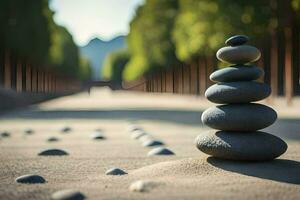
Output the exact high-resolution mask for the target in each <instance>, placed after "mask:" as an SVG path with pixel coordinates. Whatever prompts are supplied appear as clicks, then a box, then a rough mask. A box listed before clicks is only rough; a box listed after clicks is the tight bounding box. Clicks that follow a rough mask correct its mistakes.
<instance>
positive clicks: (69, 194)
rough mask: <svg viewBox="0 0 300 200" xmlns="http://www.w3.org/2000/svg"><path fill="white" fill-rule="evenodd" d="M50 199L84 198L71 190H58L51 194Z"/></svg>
mask: <svg viewBox="0 0 300 200" xmlns="http://www.w3.org/2000/svg"><path fill="white" fill-rule="evenodd" d="M51 199H55V200H83V199H85V196H84V195H83V194H82V193H81V192H79V191H77V190H73V189H67V190H60V191H57V192H55V193H53V194H52V196H51Z"/></svg>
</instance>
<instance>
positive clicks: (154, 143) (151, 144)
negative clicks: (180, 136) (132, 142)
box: [142, 140, 164, 147]
mask: <svg viewBox="0 0 300 200" xmlns="http://www.w3.org/2000/svg"><path fill="white" fill-rule="evenodd" d="M142 145H143V146H144V147H154V146H161V145H164V143H163V142H161V141H159V140H145V141H144V142H143V143H142Z"/></svg>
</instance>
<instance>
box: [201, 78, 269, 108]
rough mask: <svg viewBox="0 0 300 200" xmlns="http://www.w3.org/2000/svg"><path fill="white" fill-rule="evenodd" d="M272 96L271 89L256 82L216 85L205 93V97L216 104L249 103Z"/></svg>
mask: <svg viewBox="0 0 300 200" xmlns="http://www.w3.org/2000/svg"><path fill="white" fill-rule="evenodd" d="M270 94H271V87H270V86H268V85H267V84H265V83H259V82H255V81H240V82H230V83H216V84H214V85H212V86H210V87H209V88H208V89H207V90H206V91H205V97H206V98H207V99H208V100H209V101H211V102H214V103H222V104H227V103H249V102H254V101H259V100H262V99H264V98H266V97H268V96H269V95H270Z"/></svg>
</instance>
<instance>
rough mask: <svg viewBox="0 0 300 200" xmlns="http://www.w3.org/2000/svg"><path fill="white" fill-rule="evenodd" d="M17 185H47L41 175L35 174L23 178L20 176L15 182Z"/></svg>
mask: <svg viewBox="0 0 300 200" xmlns="http://www.w3.org/2000/svg"><path fill="white" fill-rule="evenodd" d="M15 181H16V182H17V183H27V184H35V183H45V182H46V181H45V179H44V178H43V177H42V176H40V175H35V174H26V175H23V176H19V177H18V178H16V180H15Z"/></svg>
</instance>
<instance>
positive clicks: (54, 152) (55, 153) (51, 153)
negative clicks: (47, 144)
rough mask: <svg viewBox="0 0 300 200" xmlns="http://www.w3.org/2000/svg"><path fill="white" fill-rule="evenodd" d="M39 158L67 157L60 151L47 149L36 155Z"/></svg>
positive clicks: (64, 152) (65, 153)
mask: <svg viewBox="0 0 300 200" xmlns="http://www.w3.org/2000/svg"><path fill="white" fill-rule="evenodd" d="M38 155H39V156H65V155H69V154H68V153H67V152H66V151H64V150H61V149H47V150H43V151H41V152H39V153H38Z"/></svg>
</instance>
